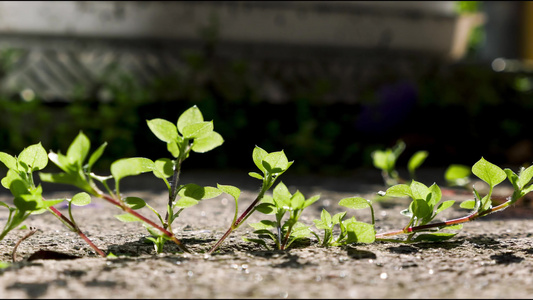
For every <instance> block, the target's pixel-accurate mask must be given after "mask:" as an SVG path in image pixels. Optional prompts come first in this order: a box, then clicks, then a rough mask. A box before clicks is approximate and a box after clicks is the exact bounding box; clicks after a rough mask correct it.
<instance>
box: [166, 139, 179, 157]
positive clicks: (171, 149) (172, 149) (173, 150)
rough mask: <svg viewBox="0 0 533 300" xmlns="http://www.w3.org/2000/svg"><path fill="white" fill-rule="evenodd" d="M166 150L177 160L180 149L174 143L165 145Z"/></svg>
mask: <svg viewBox="0 0 533 300" xmlns="http://www.w3.org/2000/svg"><path fill="white" fill-rule="evenodd" d="M167 150H168V152H170V154H172V156H174V157H176V158H178V157H179V156H180V153H181V152H180V147H179V146H178V144H177V143H176V142H170V143H167Z"/></svg>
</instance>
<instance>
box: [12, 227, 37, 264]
mask: <svg viewBox="0 0 533 300" xmlns="http://www.w3.org/2000/svg"><path fill="white" fill-rule="evenodd" d="M36 232H37V229H35V228H33V227H30V232H28V233H27V234H26V235H25V236H23V237H22V238H21V239H20V240H18V242H17V243H16V244H15V247H13V252H11V259H12V260H13V262H14V263H15V262H17V248H18V247H19V245H20V243H22V242H23V241H24V240H25V239H27V238H29V237H30V236H32V235H34V234H35V233H36Z"/></svg>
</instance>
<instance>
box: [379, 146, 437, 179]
mask: <svg viewBox="0 0 533 300" xmlns="http://www.w3.org/2000/svg"><path fill="white" fill-rule="evenodd" d="M404 150H405V143H404V142H403V141H401V140H400V141H398V142H397V143H396V145H395V146H394V147H392V148H388V149H386V150H376V151H374V152H372V154H371V156H372V163H373V164H374V167H376V168H378V169H380V170H381V176H382V177H383V181H384V182H385V185H387V186H393V185H395V184H398V183H400V182H404V180H403V179H402V178H401V177H400V175H399V174H398V171H396V169H395V167H396V161H397V160H398V157H399V156H400V154H402V152H403V151H404ZM427 156H428V152H427V151H418V152H416V153H415V154H413V156H411V158H410V159H409V162H408V163H407V169H408V171H409V175H410V176H411V178H412V179H415V170H416V169H417V168H418V167H420V165H422V163H423V162H424V160H425V159H426V158H427Z"/></svg>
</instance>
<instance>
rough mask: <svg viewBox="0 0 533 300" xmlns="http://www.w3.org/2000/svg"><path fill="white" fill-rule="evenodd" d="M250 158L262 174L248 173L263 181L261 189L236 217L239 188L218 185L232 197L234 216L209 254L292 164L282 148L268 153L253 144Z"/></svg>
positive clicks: (245, 217) (250, 211) (247, 215)
mask: <svg viewBox="0 0 533 300" xmlns="http://www.w3.org/2000/svg"><path fill="white" fill-rule="evenodd" d="M252 158H253V161H254V164H255V165H256V166H257V168H259V170H261V172H262V173H263V175H261V174H259V173H256V172H250V173H248V175H250V176H251V177H253V178H256V179H259V180H261V181H262V182H263V184H262V186H261V190H260V191H259V194H258V195H257V197H256V198H255V200H254V201H253V202H252V204H250V206H248V208H246V210H245V211H244V212H243V213H242V214H241V215H240V216H239V217H238V218H237V215H238V209H239V204H238V199H239V195H240V190H239V189H237V188H235V187H232V186H221V185H219V186H218V188H219V189H221V190H222V191H223V192H225V193H227V194H229V195H230V196H232V197H233V198H234V200H235V216H234V217H233V221H232V222H231V225H230V227H229V229H228V230H227V231H226V233H225V234H224V235H223V236H222V237H221V238H220V239H219V240H218V241H217V242H216V243H215V245H214V246H213V247H212V248H211V250H209V254H211V253H213V252H214V251H215V250H216V249H217V248H218V247H219V246H220V245H221V244H222V242H223V241H224V240H225V239H226V238H227V237H228V236H229V235H230V234H231V233H232V232H233V230H235V229H237V228H239V226H241V225H242V223H243V222H244V221H246V219H248V217H250V215H252V213H253V212H254V211H255V210H256V209H257V205H258V204H259V202H260V201H261V200H262V199H263V197H264V196H265V193H266V191H268V190H269V189H270V187H272V185H273V184H274V182H275V181H276V179H278V178H279V176H280V175H281V174H283V173H285V171H287V169H288V168H289V167H290V166H291V165H292V164H293V161H288V159H287V156H286V155H285V153H284V152H283V150H282V151H277V152H271V153H268V152H266V151H265V150H263V149H261V148H259V147H257V146H255V148H254V151H253V153H252Z"/></svg>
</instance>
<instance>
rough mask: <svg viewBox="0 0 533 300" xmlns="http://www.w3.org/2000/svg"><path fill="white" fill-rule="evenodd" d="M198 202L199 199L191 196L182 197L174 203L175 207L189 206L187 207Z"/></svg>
mask: <svg viewBox="0 0 533 300" xmlns="http://www.w3.org/2000/svg"><path fill="white" fill-rule="evenodd" d="M198 202H199V201H198V200H196V199H194V198H191V197H181V198H180V199H179V200H178V201H177V202H176V204H174V207H177V208H187V207H191V206H194V205H196V204H198Z"/></svg>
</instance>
